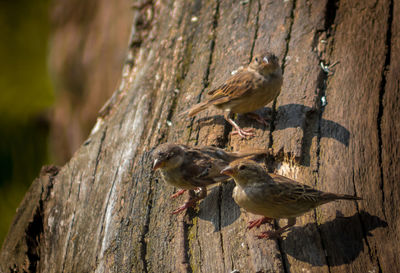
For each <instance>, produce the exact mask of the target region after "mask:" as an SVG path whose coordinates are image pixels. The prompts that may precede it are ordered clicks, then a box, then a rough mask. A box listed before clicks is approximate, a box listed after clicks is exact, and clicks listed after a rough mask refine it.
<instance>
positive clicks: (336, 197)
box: [325, 193, 363, 201]
mask: <svg viewBox="0 0 400 273" xmlns="http://www.w3.org/2000/svg"><path fill="white" fill-rule="evenodd" d="M325 197H326V199H327V200H332V201H333V200H363V199H362V198H361V197H357V196H353V195H348V194H335V193H326V196H325Z"/></svg>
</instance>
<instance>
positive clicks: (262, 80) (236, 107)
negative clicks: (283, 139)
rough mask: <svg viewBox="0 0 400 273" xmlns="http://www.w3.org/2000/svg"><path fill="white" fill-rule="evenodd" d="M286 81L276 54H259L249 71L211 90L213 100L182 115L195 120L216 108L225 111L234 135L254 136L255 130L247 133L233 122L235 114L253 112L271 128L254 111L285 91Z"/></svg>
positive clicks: (200, 104) (210, 94) (248, 67)
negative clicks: (203, 113) (199, 115)
mask: <svg viewBox="0 0 400 273" xmlns="http://www.w3.org/2000/svg"><path fill="white" fill-rule="evenodd" d="M282 81H283V79H282V70H281V67H280V66H279V60H278V58H277V57H276V56H275V55H274V54H272V53H270V52H266V53H263V54H258V55H255V56H254V58H253V59H252V61H251V63H250V64H249V65H248V66H247V67H246V68H243V69H241V70H239V71H238V72H237V73H236V74H234V75H233V76H232V77H230V78H229V79H228V80H227V81H226V82H225V83H224V84H222V85H220V86H219V87H217V88H215V89H213V90H211V91H209V92H208V95H209V96H211V97H210V98H209V99H208V100H206V101H203V102H201V103H199V104H196V105H194V106H193V107H191V108H190V109H188V110H186V111H184V112H182V113H181V114H180V116H182V115H185V114H187V115H188V116H189V117H193V116H195V115H196V114H197V113H199V112H201V111H203V110H205V109H206V108H208V107H209V106H211V105H213V106H215V107H217V108H218V109H222V110H224V118H225V120H226V121H228V122H229V123H230V124H231V125H232V126H233V127H234V128H235V129H236V131H234V132H232V134H239V135H240V136H241V137H242V138H245V137H246V136H254V133H253V129H248V130H244V129H242V128H240V127H239V126H238V125H237V124H236V123H235V122H234V121H233V119H232V118H233V116H234V114H235V113H236V114H243V113H249V116H251V117H253V118H255V119H256V120H257V121H258V122H260V123H263V124H266V125H268V124H267V123H266V121H265V119H263V118H262V117H261V116H259V115H258V114H256V113H250V112H252V111H255V110H257V109H260V108H263V107H264V106H265V105H266V104H268V103H270V102H271V101H273V100H274V99H275V98H276V97H277V96H278V95H279V93H280V92H281V86H282Z"/></svg>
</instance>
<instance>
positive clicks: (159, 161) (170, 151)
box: [153, 143, 185, 170]
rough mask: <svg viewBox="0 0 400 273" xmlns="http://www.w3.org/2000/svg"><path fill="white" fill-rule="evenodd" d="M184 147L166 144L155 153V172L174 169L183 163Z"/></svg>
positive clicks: (160, 146)
mask: <svg viewBox="0 0 400 273" xmlns="http://www.w3.org/2000/svg"><path fill="white" fill-rule="evenodd" d="M184 153H185V152H184V150H183V147H182V146H180V145H178V144H172V143H164V144H161V145H159V146H158V147H157V148H156V149H155V150H154V151H153V159H154V161H153V170H157V169H160V168H161V169H173V168H177V167H179V166H180V165H181V164H182V163H183V158H184Z"/></svg>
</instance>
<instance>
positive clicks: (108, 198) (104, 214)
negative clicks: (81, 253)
mask: <svg viewBox="0 0 400 273" xmlns="http://www.w3.org/2000/svg"><path fill="white" fill-rule="evenodd" d="M118 173H119V167H117V170H116V172H115V175H114V179H113V182H112V185H111V189H110V191H109V193H108V196H107V201H106V206H105V210H104V213H103V214H102V219H101V227H100V232H99V238H101V241H103V240H104V237H105V236H106V234H104V235H103V236H101V234H102V233H103V229H104V223H105V218H106V215H107V210H108V206H109V203H110V199H111V195H112V193H113V190H114V186H115V182H116V180H117V176H118ZM103 243H104V242H102V243H101V244H100V250H99V251H96V253H97V254H96V260H95V264H97V263H98V259H99V256H98V254H99V255H100V258H102V257H101V256H103V253H104V251H105V250H104V251H103V252H102V251H101V250H102V248H103Z"/></svg>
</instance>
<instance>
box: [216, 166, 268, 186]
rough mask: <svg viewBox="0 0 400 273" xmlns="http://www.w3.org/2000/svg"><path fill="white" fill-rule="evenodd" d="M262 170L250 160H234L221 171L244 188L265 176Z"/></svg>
mask: <svg viewBox="0 0 400 273" xmlns="http://www.w3.org/2000/svg"><path fill="white" fill-rule="evenodd" d="M265 172H266V171H265V170H264V168H263V167H262V166H261V165H260V164H258V163H256V162H254V161H252V160H235V161H233V162H231V164H229V166H228V167H226V168H224V169H223V170H222V171H221V174H224V175H228V176H230V177H232V178H233V179H235V181H236V183H238V184H239V185H242V186H245V185H246V184H248V183H253V182H257V181H259V178H260V177H261V178H262V177H263V175H264V174H265Z"/></svg>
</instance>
